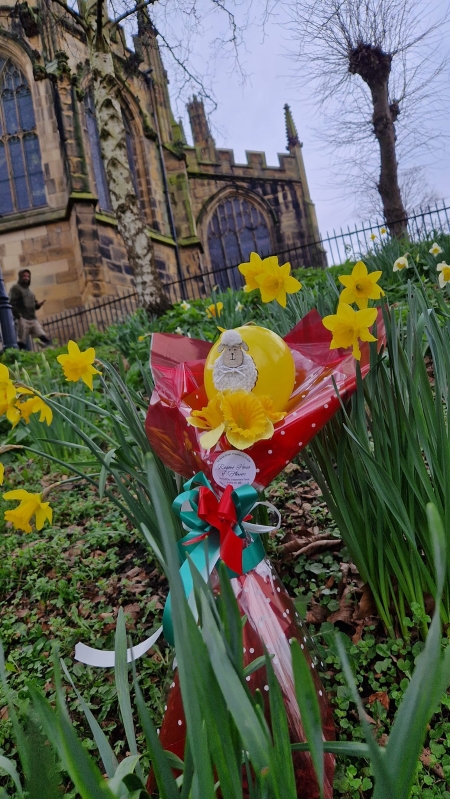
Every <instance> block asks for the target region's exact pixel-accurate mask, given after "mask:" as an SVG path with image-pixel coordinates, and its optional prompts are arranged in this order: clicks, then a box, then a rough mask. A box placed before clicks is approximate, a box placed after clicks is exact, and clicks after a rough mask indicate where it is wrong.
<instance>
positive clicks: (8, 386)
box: [0, 363, 17, 416]
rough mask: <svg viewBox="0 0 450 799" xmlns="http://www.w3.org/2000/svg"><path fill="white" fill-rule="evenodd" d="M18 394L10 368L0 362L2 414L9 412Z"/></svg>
mask: <svg viewBox="0 0 450 799" xmlns="http://www.w3.org/2000/svg"><path fill="white" fill-rule="evenodd" d="M16 395H17V390H16V387H15V385H14V383H13V381H12V380H11V378H10V376H9V369H8V368H7V367H6V366H5V365H4V364H3V363H0V416H3V415H4V414H5V413H6V414H7V412H8V409H9V408H10V407H11V403H13V402H14V400H15V398H16Z"/></svg>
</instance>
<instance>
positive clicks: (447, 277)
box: [436, 261, 450, 289]
mask: <svg viewBox="0 0 450 799" xmlns="http://www.w3.org/2000/svg"><path fill="white" fill-rule="evenodd" d="M436 269H437V271H438V272H440V275H439V285H440V287H441V289H443V288H444V286H446V285H447V283H450V266H449V265H448V264H446V263H445V261H442V263H441V264H438V265H437V267H436Z"/></svg>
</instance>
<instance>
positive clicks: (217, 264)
mask: <svg viewBox="0 0 450 799" xmlns="http://www.w3.org/2000/svg"><path fill="white" fill-rule="evenodd" d="M207 236H208V248H209V254H210V258H211V265H212V268H213V269H214V270H219V269H224V268H225V267H229V266H237V264H240V263H242V262H243V261H248V260H249V257H250V253H251V252H257V253H258V255H261V256H267V255H269V254H270V250H271V242H270V233H269V229H268V226H267V222H266V220H265V218H264V216H263V214H262V212H261V211H260V209H259V208H258V207H257V206H256V205H255V204H253V203H252V202H251V201H250V200H247V199H245V198H244V197H241V196H234V197H227V199H225V200H223V201H222V202H221V203H219V205H217V207H216V208H215V210H214V213H213V215H212V217H211V219H210V222H209V224H208V233H207Z"/></svg>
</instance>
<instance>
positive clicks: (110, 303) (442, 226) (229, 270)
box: [43, 204, 450, 344]
mask: <svg viewBox="0 0 450 799" xmlns="http://www.w3.org/2000/svg"><path fill="white" fill-rule="evenodd" d="M383 230H386V233H382V231H383ZM407 230H408V236H409V238H410V239H411V240H412V241H418V240H421V239H422V238H426V237H430V236H433V235H435V234H436V235H438V234H441V233H448V234H450V206H449V205H447V204H444V205H442V206H441V207H438V206H437V205H436V206H435V207H434V208H430V207H429V208H427V209H422V210H420V211H418V212H417V213H415V214H412V215H410V216H409V218H408V220H407ZM388 238H389V234H388V232H387V228H386V225H385V223H384V222H382V221H379V222H378V221H377V222H374V223H371V224H367V225H364V226H362V227H359V228H358V227H357V226H356V225H355V227H354V228H353V229H350V228H349V227H347V230H346V231H344V230H342V228H341V229H340V232H338V233H336V231H333V235H327V236H325V237H323V238H322V239H321V240H320V241H315V242H310V243H309V244H302V245H300V246H299V247H291V248H287V249H284V250H278V251H277V252H275V253H272V254H273V255H277V256H278V259H279V262H280V263H286V262H287V261H288V262H289V263H290V264H291V267H292V268H293V269H297V268H299V267H302V266H304V265H305V264H308V265H309V264H314V263H323V259H324V254H325V256H326V260H327V264H328V266H334V265H338V264H341V263H344V262H345V261H346V260H347V259H350V260H356V259H358V258H360V257H362V256H364V254H365V253H367V252H368V251H369V250H370V249H373V247H374V242H378V243H381V242H382V241H383V240H385V239H388ZM261 255H262V256H265V255H267V253H261ZM318 268H321V267H318ZM243 285H244V279H243V276H242V275H241V273H240V272H239V270H238V266H237V265H234V266H226V267H222V268H220V269H211V270H209V271H203V272H202V274H198V275H186V276H184V278H183V280H174V281H171V282H167V283H165V285H164V288H165V291H166V293H167V296H168V298H169V300H170V301H171V302H172V303H174V302H179V301H180V300H183V299H186V300H194V299H201V298H202V297H207V296H209V295H210V294H211V292H212V291H213V289H214V288H215V287H218V288H219V289H227V288H229V287H231V288H233V289H240V288H242V287H243ZM137 307H138V298H137V294H136V293H134V292H133V293H130V294H127V295H121V296H118V297H115V296H114V297H104V298H102V299H101V300H99V301H98V302H96V303H93V304H92V305H89V306H87V307H83V308H73V309H70V310H67V311H63V312H61V313H59V314H54V315H53V316H49V317H47V318H46V319H45V320H43V325H44V327H45V330H46V332H47V334H48V336H49V337H50V338H51V339H53V340H56V341H58V343H59V344H66V343H67V341H69V339H71V338H72V339H75V340H76V339H79V338H81V336H83V335H84V334H85V333H86V332H87V331H88V330H89V327H90V325H95V326H96V327H97V328H98V329H99V330H101V331H103V330H105V329H106V328H107V327H109V326H110V325H112V324H115V323H117V322H119V321H120V320H121V319H124V318H126V317H127V316H129V315H130V314H132V313H133V312H134V311H135V310H136V309H137Z"/></svg>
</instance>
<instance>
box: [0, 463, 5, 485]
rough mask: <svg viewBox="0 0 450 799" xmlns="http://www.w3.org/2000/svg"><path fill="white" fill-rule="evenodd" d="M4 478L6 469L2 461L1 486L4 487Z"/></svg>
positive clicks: (0, 467)
mask: <svg viewBox="0 0 450 799" xmlns="http://www.w3.org/2000/svg"><path fill="white" fill-rule="evenodd" d="M4 478H5V467H4V465H3V463H1V461H0V486H2V485H3V480H4Z"/></svg>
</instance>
